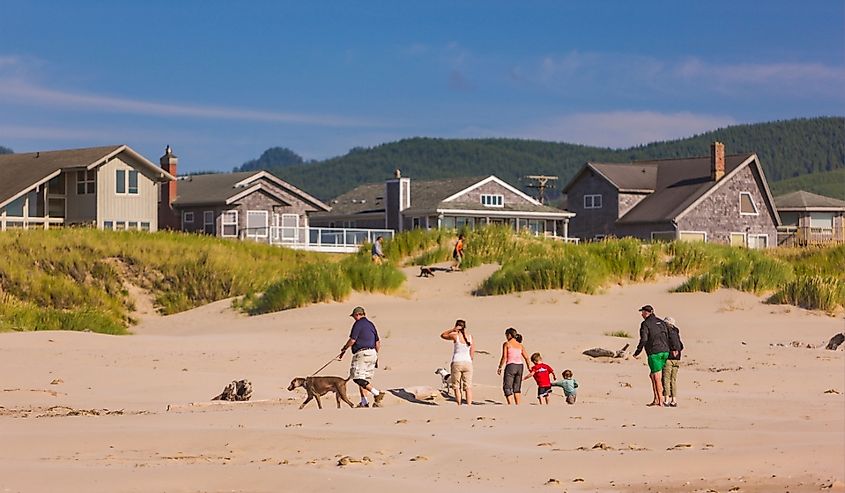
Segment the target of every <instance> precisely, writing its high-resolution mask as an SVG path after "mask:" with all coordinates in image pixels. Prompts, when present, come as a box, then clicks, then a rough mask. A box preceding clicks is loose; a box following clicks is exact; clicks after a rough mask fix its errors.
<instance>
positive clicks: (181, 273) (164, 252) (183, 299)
mask: <svg viewBox="0 0 845 493" xmlns="http://www.w3.org/2000/svg"><path fill="white" fill-rule="evenodd" d="M0 251H2V252H3V255H2V256H0V310H2V312H0V313H2V314H3V317H2V318H3V321H2V323H1V324H0V328H4V329H14V330H44V329H53V328H65V329H68V330H91V331H94V332H104V333H120V332H121V331H120V330H117V327H122V328H123V330H125V329H126V328H127V327H128V326H129V325H130V324H131V322H132V320H131V319H130V313H131V310H132V306H131V300H129V299H128V297H127V293H126V291H125V289H124V285H123V282H124V280H128V281H129V282H131V283H134V284H137V285H139V286H141V287H143V288H145V289H147V290H148V291H149V292H150V293H151V294H152V296H153V297H154V299H155V302H156V304H157V306H158V307H159V309H160V311H161V312H162V313H165V314H170V313H176V312H179V311H184V310H187V309H189V308H193V307H197V306H200V305H203V304H206V303H209V302H212V301H216V300H219V299H223V298H227V297H232V296H238V295H241V294H245V293H247V292H250V291H259V290H263V289H264V288H265V287H267V286H268V285H270V283H271V282H272V281H274V280H276V279H278V278H279V277H281V276H284V275H285V274H286V273H287V272H291V271H293V270H294V269H295V268H297V267H298V266H300V265H302V264H305V263H313V262H317V261H320V260H325V259H326V256H321V255H318V254H313V253H308V252H299V251H293V250H288V249H283V248H278V247H271V246H268V245H260V244H254V243H248V242H238V241H231V240H221V239H216V238H211V237H207V236H199V235H188V234H182V233H164V232H162V233H153V234H150V233H144V232H128V231H126V232H113V231H100V230H95V229H87V228H84V229H83V228H64V229H53V230H48V231H45V230H40V229H39V230H29V231H21V230H16V231H6V232H4V233H2V234H0Z"/></svg>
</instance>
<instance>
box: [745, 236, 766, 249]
mask: <svg viewBox="0 0 845 493" xmlns="http://www.w3.org/2000/svg"><path fill="white" fill-rule="evenodd" d="M768 246H769V235H748V248H768Z"/></svg>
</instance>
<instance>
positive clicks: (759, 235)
mask: <svg viewBox="0 0 845 493" xmlns="http://www.w3.org/2000/svg"><path fill="white" fill-rule="evenodd" d="M764 237H765V238H766V248H769V235H768V233H749V234H748V235H746V237H745V241H746V243H745V244H746V246H749V247H750V245H751V238H764ZM754 248H755V249H757V247H754Z"/></svg>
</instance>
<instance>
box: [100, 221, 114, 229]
mask: <svg viewBox="0 0 845 493" xmlns="http://www.w3.org/2000/svg"><path fill="white" fill-rule="evenodd" d="M103 229H114V222H112V221H103Z"/></svg>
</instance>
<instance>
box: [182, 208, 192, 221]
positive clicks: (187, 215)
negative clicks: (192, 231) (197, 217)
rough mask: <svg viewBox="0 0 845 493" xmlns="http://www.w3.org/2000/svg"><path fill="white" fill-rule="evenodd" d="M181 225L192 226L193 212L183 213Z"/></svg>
mask: <svg viewBox="0 0 845 493" xmlns="http://www.w3.org/2000/svg"><path fill="white" fill-rule="evenodd" d="M182 223H183V224H194V212H193V211H185V212H183V213H182Z"/></svg>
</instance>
